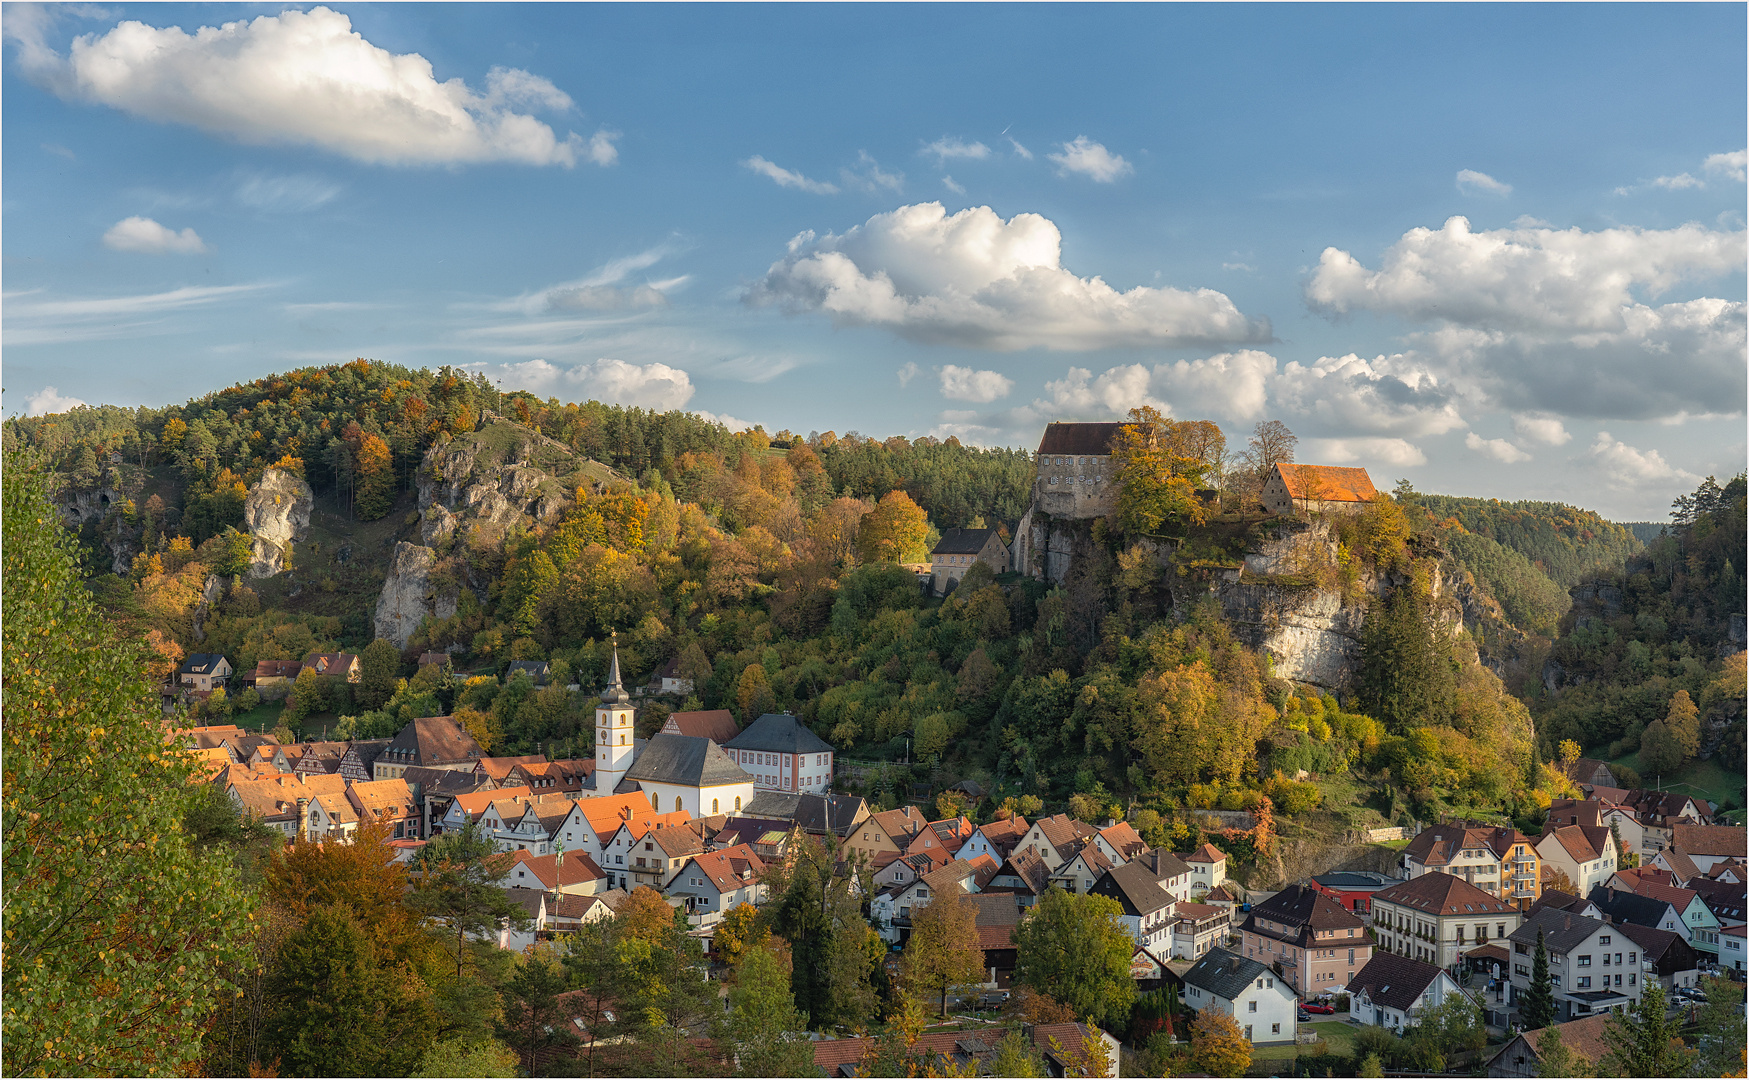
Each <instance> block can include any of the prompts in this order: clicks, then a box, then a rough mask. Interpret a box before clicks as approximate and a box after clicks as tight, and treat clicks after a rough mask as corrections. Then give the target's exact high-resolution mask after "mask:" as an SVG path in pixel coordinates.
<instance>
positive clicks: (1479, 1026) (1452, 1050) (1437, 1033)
mask: <svg viewBox="0 0 1749 1080" xmlns="http://www.w3.org/2000/svg"><path fill="white" fill-rule="evenodd" d="M1415 1020H1416V1024H1415V1027H1414V1029H1413V1030H1412V1031H1411V1032H1410V1041H1411V1042H1413V1043H1419V1044H1421V1045H1423V1046H1429V1047H1431V1048H1432V1049H1434V1050H1435V1051H1437V1052H1438V1054H1439V1056H1440V1057H1441V1058H1449V1057H1451V1056H1452V1055H1454V1054H1458V1053H1462V1052H1465V1051H1475V1050H1480V1049H1481V1048H1482V1047H1484V1046H1486V1045H1487V1043H1488V1029H1487V1028H1486V1027H1485V1026H1484V1025H1483V1022H1482V1010H1481V1008H1480V1007H1479V1006H1477V1005H1476V1003H1475V1002H1474V1001H1472V1000H1471V999H1470V997H1469V995H1468V994H1464V993H1461V992H1460V993H1455V994H1447V995H1446V996H1445V997H1444V998H1443V999H1442V1000H1441V1001H1440V1003H1439V1004H1438V1005H1433V1006H1430V1007H1428V1008H1425V1009H1417V1010H1415Z"/></svg>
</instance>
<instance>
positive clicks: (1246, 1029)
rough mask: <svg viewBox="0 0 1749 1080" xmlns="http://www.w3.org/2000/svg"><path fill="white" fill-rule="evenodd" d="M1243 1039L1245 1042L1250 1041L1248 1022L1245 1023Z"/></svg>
mask: <svg viewBox="0 0 1749 1080" xmlns="http://www.w3.org/2000/svg"><path fill="white" fill-rule="evenodd" d="M1245 1041H1246V1042H1250V1041H1251V1025H1250V1024H1246V1025H1245Z"/></svg>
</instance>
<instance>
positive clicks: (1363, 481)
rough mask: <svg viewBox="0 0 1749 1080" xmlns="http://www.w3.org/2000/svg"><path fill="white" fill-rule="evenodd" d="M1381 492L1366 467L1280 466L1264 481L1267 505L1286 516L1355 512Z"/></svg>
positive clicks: (1263, 493)
mask: <svg viewBox="0 0 1749 1080" xmlns="http://www.w3.org/2000/svg"><path fill="white" fill-rule="evenodd" d="M1377 494H1378V489H1376V488H1374V487H1373V486H1372V477H1370V476H1368V475H1367V472H1366V470H1365V469H1359V468H1347V467H1344V466H1340V465H1298V464H1282V465H1277V466H1275V467H1274V468H1273V469H1271V470H1270V471H1269V476H1268V477H1267V478H1265V479H1264V481H1263V492H1262V495H1261V501H1262V503H1263V508H1264V509H1265V510H1268V511H1269V512H1270V513H1272V514H1280V515H1283V516H1288V515H1292V514H1294V513H1296V512H1300V511H1304V512H1307V513H1314V514H1331V513H1355V512H1358V511H1359V510H1361V509H1363V508H1364V507H1365V506H1366V505H1367V504H1368V503H1370V502H1371V501H1372V497H1373V496H1374V495H1377Z"/></svg>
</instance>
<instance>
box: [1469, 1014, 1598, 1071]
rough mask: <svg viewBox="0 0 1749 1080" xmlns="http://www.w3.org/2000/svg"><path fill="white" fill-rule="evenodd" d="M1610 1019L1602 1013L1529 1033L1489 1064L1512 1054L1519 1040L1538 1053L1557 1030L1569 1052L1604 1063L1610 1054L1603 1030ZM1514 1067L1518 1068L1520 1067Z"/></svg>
mask: <svg viewBox="0 0 1749 1080" xmlns="http://www.w3.org/2000/svg"><path fill="white" fill-rule="evenodd" d="M1609 1017H1610V1014H1609V1013H1607V1012H1602V1013H1597V1014H1596V1015H1594V1016H1586V1017H1583V1018H1581V1019H1578V1020H1569V1021H1568V1022H1567V1023H1565V1024H1556V1025H1554V1026H1553V1027H1546V1028H1537V1029H1536V1030H1535V1031H1527V1032H1525V1033H1524V1034H1522V1035H1520V1036H1518V1038H1517V1039H1513V1040H1511V1041H1509V1042H1508V1043H1507V1044H1506V1045H1505V1046H1503V1047H1501V1048H1500V1051H1499V1053H1497V1054H1495V1055H1494V1056H1493V1057H1492V1058H1489V1059H1488V1060H1489V1064H1490V1065H1492V1064H1493V1063H1494V1062H1495V1061H1498V1060H1500V1059H1501V1058H1502V1057H1504V1056H1505V1055H1506V1054H1508V1053H1510V1052H1512V1048H1513V1047H1514V1046H1515V1045H1517V1043H1518V1039H1523V1040H1524V1041H1525V1042H1526V1043H1528V1044H1529V1045H1530V1049H1531V1051H1532V1052H1536V1051H1537V1047H1539V1046H1540V1045H1542V1041H1543V1038H1544V1036H1546V1035H1547V1034H1548V1033H1549V1032H1550V1031H1554V1030H1556V1029H1559V1030H1560V1032H1561V1045H1562V1046H1564V1047H1566V1048H1567V1049H1568V1050H1571V1051H1575V1052H1577V1053H1578V1054H1579V1056H1581V1057H1583V1058H1586V1059H1588V1060H1590V1061H1602V1060H1603V1056H1604V1055H1605V1054H1607V1053H1609V1044H1608V1043H1606V1042H1604V1041H1603V1029H1604V1028H1605V1027H1606V1026H1607V1025H1608V1024H1609ZM1513 1067H1514V1068H1517V1067H1518V1066H1513Z"/></svg>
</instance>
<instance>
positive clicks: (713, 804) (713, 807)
mask: <svg viewBox="0 0 1749 1080" xmlns="http://www.w3.org/2000/svg"><path fill="white" fill-rule="evenodd" d="M716 812H717V800H715V799H712V800H711V813H713V814H714V813H716Z"/></svg>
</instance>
